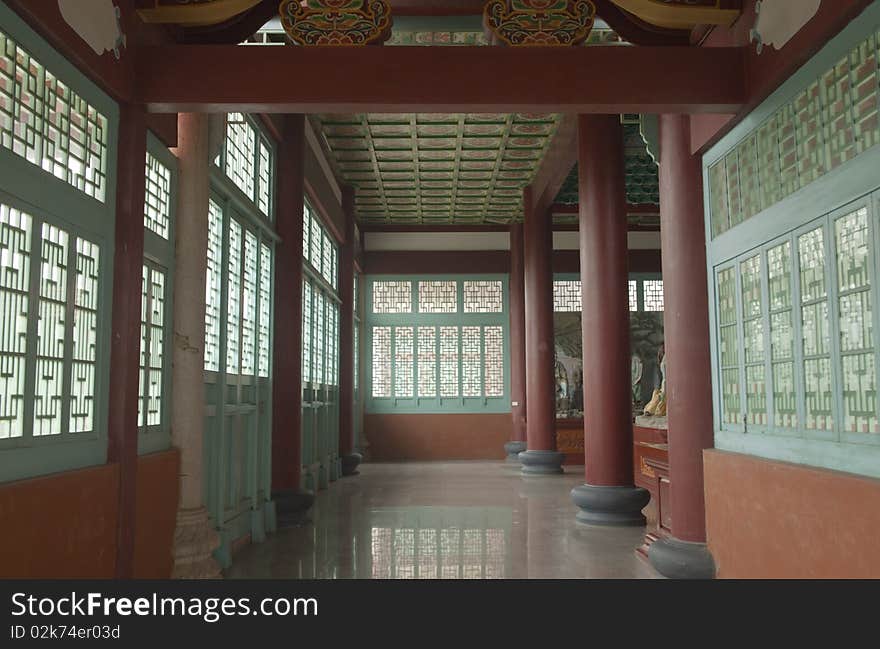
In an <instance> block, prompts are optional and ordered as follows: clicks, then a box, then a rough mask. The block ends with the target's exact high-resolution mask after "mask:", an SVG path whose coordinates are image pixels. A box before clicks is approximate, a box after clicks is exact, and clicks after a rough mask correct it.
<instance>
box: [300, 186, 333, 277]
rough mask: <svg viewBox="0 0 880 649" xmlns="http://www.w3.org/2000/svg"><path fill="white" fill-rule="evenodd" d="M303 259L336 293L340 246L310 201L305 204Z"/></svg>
mask: <svg viewBox="0 0 880 649" xmlns="http://www.w3.org/2000/svg"><path fill="white" fill-rule="evenodd" d="M303 258H304V259H305V261H306V262H307V263H308V265H307V268H308V267H310V271H311V272H312V273H313V274H314V275H316V276H318V277H321V278H323V280H324V281H325V282H327V283H328V284H329V285H330V288H331V289H332V290H333V292H334V293H335V292H336V291H337V290H338V288H339V283H338V281H339V246H338V245H337V244H336V242H335V241H334V240H333V237H332V236H331V235H330V234H329V232H328V231H327V228H326V227H324V224H323V222H322V221H321V217H320V216H319V215H318V213H317V212H316V211H315V210H314V208H312V206H311V205H310V204H309V201H308V200H306V201H305V202H304V204H303Z"/></svg>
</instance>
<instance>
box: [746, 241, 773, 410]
mask: <svg viewBox="0 0 880 649" xmlns="http://www.w3.org/2000/svg"><path fill="white" fill-rule="evenodd" d="M761 274H762V268H761V256H760V255H755V256H754V257H751V258H750V259H747V260H745V261H744V262H742V263H741V264H740V287H741V294H742V298H741V299H742V308H743V347H744V352H745V354H744V356H745V370H746V421H747V422H748V423H749V424H751V425H756V426H766V425H767V383H766V379H765V371H764V367H765V366H764V360H765V357H764V318H763V315H764V309H763V297H762V294H761Z"/></svg>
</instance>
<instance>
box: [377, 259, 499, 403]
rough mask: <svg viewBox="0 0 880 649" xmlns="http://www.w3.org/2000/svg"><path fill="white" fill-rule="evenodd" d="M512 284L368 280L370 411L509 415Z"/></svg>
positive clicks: (487, 279)
mask: <svg viewBox="0 0 880 649" xmlns="http://www.w3.org/2000/svg"><path fill="white" fill-rule="evenodd" d="M507 281H508V278H507V276H506V275H479V276H460V275H432V276H425V277H412V276H406V277H397V276H381V277H379V276H376V277H371V276H368V277H367V278H366V283H367V290H366V316H365V332H364V338H365V340H364V347H365V349H364V351H363V352H362V354H363V358H364V359H365V363H364V365H365V366H366V367H367V368H368V370H367V372H366V373H365V381H364V384H365V385H364V395H365V404H366V405H365V408H366V412H368V413H445V412H474V413H477V412H509V411H510V399H509V396H508V395H509V393H510V388H509V386H510V376H509V372H510V367H509V363H508V359H509V336H508V324H509V314H508V290H507Z"/></svg>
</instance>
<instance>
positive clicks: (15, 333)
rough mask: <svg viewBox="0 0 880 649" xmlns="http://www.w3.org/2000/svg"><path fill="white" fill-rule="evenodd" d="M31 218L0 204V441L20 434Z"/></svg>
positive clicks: (29, 305)
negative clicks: (0, 324) (0, 320)
mask: <svg viewBox="0 0 880 649" xmlns="http://www.w3.org/2000/svg"><path fill="white" fill-rule="evenodd" d="M32 227H33V223H32V220H31V217H30V216H29V215H28V214H25V213H24V212H20V211H19V210H16V209H14V208H11V207H9V206H7V205H3V204H0V318H2V322H3V327H2V328H0V439H8V438H10V437H21V436H22V435H23V434H24V403H25V383H24V378H25V377H24V375H25V362H26V354H27V328H28V317H29V315H30V313H31V304H30V300H29V287H30V266H31V228H32Z"/></svg>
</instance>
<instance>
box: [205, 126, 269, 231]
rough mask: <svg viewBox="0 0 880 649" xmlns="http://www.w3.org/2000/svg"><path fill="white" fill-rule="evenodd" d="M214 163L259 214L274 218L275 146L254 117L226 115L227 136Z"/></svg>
mask: <svg viewBox="0 0 880 649" xmlns="http://www.w3.org/2000/svg"><path fill="white" fill-rule="evenodd" d="M214 162H215V164H216V165H217V166H218V167H220V169H222V170H223V173H224V174H225V175H226V177H227V178H229V180H230V181H232V184H233V185H235V187H237V188H238V189H239V190H241V192H242V193H243V194H244V195H245V196H247V198H248V199H249V200H250V201H251V202H252V203H253V204H254V206H255V207H256V209H257V211H258V212H259V213H260V214H262V215H263V216H264V217H266V218H269V219H272V218H273V214H272V209H273V192H274V187H275V148H274V145H273V144H272V142H271V141H270V140H269V138H268V136H266V135H265V134H264V133H263V131H262V129H261V128H260V127H259V126H258V125H257V122H256V120H255V119H254V117H253V116H251V115H244V114H242V113H229V114H228V115H227V116H226V137H225V138H224V140H223V148H222V150H221V152H220V154H219V155H218V156H217V159H216V160H215V161H214Z"/></svg>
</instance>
